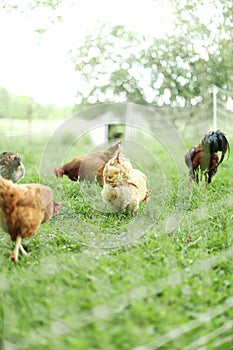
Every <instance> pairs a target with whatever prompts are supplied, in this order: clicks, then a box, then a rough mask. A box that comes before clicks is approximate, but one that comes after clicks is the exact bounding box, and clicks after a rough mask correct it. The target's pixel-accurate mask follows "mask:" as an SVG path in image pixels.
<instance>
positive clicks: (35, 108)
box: [0, 87, 72, 120]
mask: <svg viewBox="0 0 233 350" xmlns="http://www.w3.org/2000/svg"><path fill="white" fill-rule="evenodd" d="M71 113H72V107H63V108H58V107H56V106H53V105H46V106H42V105H41V104H39V103H37V102H35V101H34V100H33V99H32V98H31V97H29V96H17V95H14V94H12V93H10V92H9V91H7V90H6V89H4V88H1V87H0V118H12V119H14V118H16V119H31V118H33V119H45V120H48V119H63V118H68V117H69V116H70V114H71Z"/></svg>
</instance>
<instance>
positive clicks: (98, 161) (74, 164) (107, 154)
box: [54, 141, 121, 185]
mask: <svg viewBox="0 0 233 350" xmlns="http://www.w3.org/2000/svg"><path fill="white" fill-rule="evenodd" d="M120 145H121V141H118V142H117V143H116V144H114V145H113V146H111V147H109V148H107V149H106V150H104V151H98V152H94V153H90V154H86V155H82V156H78V157H76V158H74V159H72V160H71V161H70V162H68V163H65V164H64V165H62V166H61V167H60V168H58V169H56V168H55V169H54V174H55V175H56V176H57V177H63V175H66V176H68V177H69V179H70V180H72V181H77V180H78V181H83V180H88V181H90V182H93V181H95V180H96V181H97V182H98V183H99V184H100V185H103V183H104V181H103V169H104V166H105V163H106V162H107V161H108V160H109V159H111V158H112V157H113V156H114V155H115V153H116V152H117V151H118V150H119V147H120Z"/></svg>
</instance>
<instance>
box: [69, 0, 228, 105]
mask: <svg viewBox="0 0 233 350" xmlns="http://www.w3.org/2000/svg"><path fill="white" fill-rule="evenodd" d="M171 5H172V6H173V9H174V18H175V20H174V30H173V31H172V32H170V33H167V35H166V37H165V38H147V37H145V36H143V35H142V34H141V33H136V32H132V31H127V30H126V29H125V28H124V27H123V26H120V25H118V26H110V25H104V26H102V27H101V28H100V29H99V30H97V31H96V32H95V33H92V34H90V35H88V36H87V37H86V39H85V42H84V43H83V45H82V46H81V47H79V48H78V49H76V50H73V51H72V57H73V60H74V62H75V65H76V71H77V72H78V73H79V76H80V77H81V79H82V82H83V84H82V85H81V86H80V89H79V91H78V93H77V96H78V101H79V103H83V102H85V103H101V102H107V101H115V102H120V101H126V100H128V101H134V102H136V103H141V104H147V103H155V104H159V105H164V104H169V105H178V106H185V105H195V104H197V103H200V102H202V101H203V100H204V99H205V96H206V95H207V91H208V88H209V87H210V86H211V85H212V84H214V85H217V86H219V87H222V88H225V89H232V88H233V86H232V85H233V68H232V63H231V60H232V59H231V56H232V49H233V42H232V34H233V20H232V3H231V1H230V0H217V1H216V2H215V3H214V4H213V2H212V1H208V0H202V1H197V0H195V1H193V0H192V1H191V0H183V1H179V0H171ZM206 11H207V12H206ZM208 11H209V12H208ZM206 13H207V14H209V15H206Z"/></svg>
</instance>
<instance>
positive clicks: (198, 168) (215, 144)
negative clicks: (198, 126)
mask: <svg viewBox="0 0 233 350" xmlns="http://www.w3.org/2000/svg"><path fill="white" fill-rule="evenodd" d="M227 151H228V154H229V152H230V146H229V143H228V140H227V138H226V136H225V134H224V133H223V132H222V131H220V130H217V131H210V132H209V133H208V134H206V135H205V136H204V137H203V139H202V140H201V142H200V143H199V145H197V146H195V147H192V148H190V150H189V151H188V152H187V153H186V155H185V163H186V165H187V167H188V168H189V179H190V181H195V182H196V183H198V182H199V180H202V174H204V176H205V182H206V185H207V184H209V183H211V181H212V179H213V176H214V175H215V174H216V172H217V169H218V166H219V164H220V163H222V161H223V159H224V157H225V154H226V152H227ZM218 152H222V154H221V158H220V160H219V156H218ZM199 172H200V173H201V176H200V179H199Z"/></svg>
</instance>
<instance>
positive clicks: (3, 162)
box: [0, 152, 25, 182]
mask: <svg viewBox="0 0 233 350" xmlns="http://www.w3.org/2000/svg"><path fill="white" fill-rule="evenodd" d="M24 173H25V168H24V165H23V163H22V160H21V157H20V156H19V155H18V153H13V152H3V153H1V154H0V175H1V176H2V177H4V178H5V179H7V180H11V181H13V182H18V181H19V180H20V179H21V178H22V177H23V176H24Z"/></svg>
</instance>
